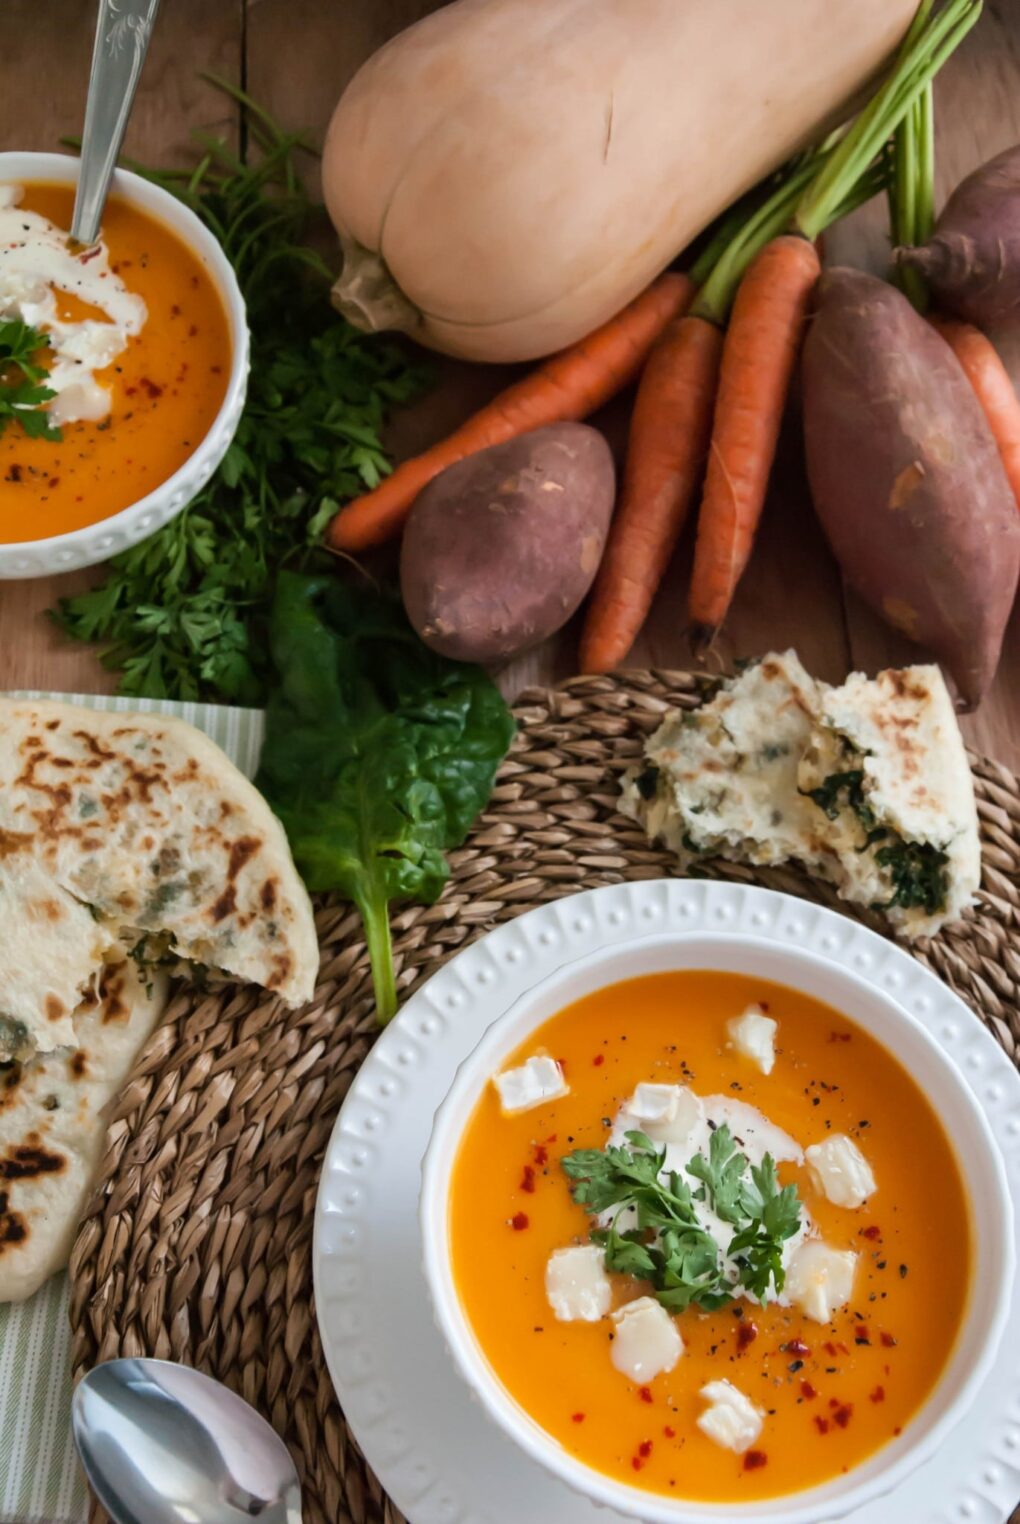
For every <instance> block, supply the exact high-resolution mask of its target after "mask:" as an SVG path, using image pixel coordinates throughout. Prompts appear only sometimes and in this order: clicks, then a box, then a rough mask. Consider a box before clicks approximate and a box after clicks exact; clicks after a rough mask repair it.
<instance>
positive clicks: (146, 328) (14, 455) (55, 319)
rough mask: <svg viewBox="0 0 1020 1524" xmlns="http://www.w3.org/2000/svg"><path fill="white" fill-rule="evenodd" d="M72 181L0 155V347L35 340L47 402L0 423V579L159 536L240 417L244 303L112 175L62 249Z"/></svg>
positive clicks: (167, 203) (168, 203) (175, 214)
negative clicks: (99, 210) (77, 238)
mask: <svg viewBox="0 0 1020 1524" xmlns="http://www.w3.org/2000/svg"><path fill="white" fill-rule="evenodd" d="M77 176H78V161H77V159H75V158H71V157H69V156H67V155H64V154H48V153H0V339H2V338H3V336H4V333H5V329H4V327H3V325H4V323H6V322H12V321H24V322H25V323H27V324H28V325H29V327H31V328H32V329H34V330H36V331H37V332H39V333H41V334H43V335H45V337H46V338H47V339H48V340H49V342H48V344H47V345H46V346H45V347H43V348H41V349H39V350H37V351H35V352H34V353H33V355H32V362H31V363H33V364H34V365H35V366H36V367H37V369H38V370H40V371H42V372H43V374H42V376H41V378H40V382H39V384H41V385H43V386H45V387H46V388H47V390H49V391H52V392H53V393H54V395H53V396H52V397H51V398H49V399H47V400H46V401H45V402H44V403H43V404H42V405H41V406H39V405H37V406H35V407H33V408H29V409H24V408H22V409H18V408H16V409H15V415H14V416H13V417H12V416H8V417H7V418H6V421H4V420H2V419H0V422H4V427H3V429H2V432H0V577H34V576H41V575H46V574H49V573H53V572H61V571H69V570H71V569H73V568H75V567H81V566H89V565H92V564H94V563H95V562H98V561H102V560H105V559H107V558H108V557H109V556H112V555H115V554H116V553H117V552H118V551H121V550H125V549H126V548H127V547H128V546H130V545H133V544H135V543H136V542H137V541H139V540H142V539H145V538H146V537H147V536H148V535H150V534H152V533H154V532H155V531H156V530H157V529H160V528H162V527H163V525H164V524H166V523H168V522H169V520H170V519H172V518H173V517H174V516H175V515H176V514H178V513H180V512H181V510H182V509H183V508H184V507H185V506H186V505H187V504H188V503H189V502H190V501H191V500H192V499H193V498H194V497H195V496H196V495H197V494H198V493H199V492H200V491H201V489H202V488H203V487H204V486H205V484H206V483H207V482H208V480H209V478H210V477H211V476H212V474H213V472H214V471H215V470H216V468H217V466H218V465H219V463H220V461H221V460H222V459H223V456H224V454H225V453H226V450H227V447H228V446H229V444H230V441H231V439H232V438H233V435H234V432H235V430H236V428H237V425H238V421H239V419H240V416H241V409H242V407H243V405H244V397H245V387H246V384H247V376H248V349H249V346H248V330H247V326H246V322H245V309H244V301H243V299H242V297H241V293H240V290H239V288H238V285H237V281H236V279H235V276H234V272H233V270H232V268H231V266H230V264H229V262H228V261H227V259H226V256H225V255H224V253H223V250H222V249H221V248H220V246H219V244H218V243H217V241H216V239H215V238H214V237H213V235H212V234H211V233H210V232H209V231H208V229H207V228H205V227H204V226H203V224H202V223H201V222H200V221H199V219H198V218H197V217H196V216H195V215H194V213H193V212H191V211H189V210H188V208H187V207H186V206H184V205H183V203H182V202H180V201H178V200H177V199H176V197H174V196H172V195H170V194H169V193H168V192H167V191H165V190H162V189H161V188H160V187H159V186H157V185H153V184H151V183H150V182H149V181H147V180H144V179H142V178H141V177H140V176H138V175H134V174H131V173H129V172H128V171H126V170H117V171H116V173H115V174H114V177H113V184H112V187H111V191H110V198H109V200H108V202H107V205H106V209H105V212H104V216H103V226H102V230H101V233H100V241H99V244H98V245H96V246H93V247H91V248H88V249H84V248H81V247H80V246H75V245H73V244H70V243H69V241H68V239H67V238H66V237H65V233H66V229H67V228H68V227H69V226H70V221H71V210H72V206H73V202H74V188H75V184H76V181H77ZM7 332H10V330H7ZM6 352H7V351H6V350H4V351H0V371H2V372H3V376H4V379H5V381H7V382H10V381H11V380H12V379H14V380H19V381H20V380H21V379H22V378H21V373H20V372H19V371H17V370H15V368H14V367H13V366H12V365H11V364H10V363H8V364H7V365H4V363H3V354H4V353H6ZM26 412H32V413H33V414H34V415H35V416H34V418H33V419H32V420H29V423H28V425H27V426H26V425H24V424H23V422H22V419H23V418H24V416H25V414H26ZM40 419H42V420H43V422H44V423H45V429H41V428H40Z"/></svg>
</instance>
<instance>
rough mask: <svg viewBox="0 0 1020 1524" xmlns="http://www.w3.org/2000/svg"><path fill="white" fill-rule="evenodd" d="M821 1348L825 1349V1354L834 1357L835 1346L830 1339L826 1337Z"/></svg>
mask: <svg viewBox="0 0 1020 1524" xmlns="http://www.w3.org/2000/svg"><path fill="white" fill-rule="evenodd" d="M822 1348H823V1349H824V1351H825V1353H826V1354H827V1355H832V1356H833V1357H835V1354H836V1346H835V1344H833V1342H832V1340H831V1339H826V1341H825V1343H824V1344H823V1345H822Z"/></svg>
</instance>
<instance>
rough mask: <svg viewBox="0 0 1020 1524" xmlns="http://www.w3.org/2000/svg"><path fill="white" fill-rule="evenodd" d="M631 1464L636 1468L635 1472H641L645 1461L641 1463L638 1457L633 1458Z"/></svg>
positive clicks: (633, 1456)
mask: <svg viewBox="0 0 1020 1524" xmlns="http://www.w3.org/2000/svg"><path fill="white" fill-rule="evenodd" d="M630 1463H631V1465H632V1466H633V1467H634V1470H635V1471H640V1470H641V1467H642V1466H643V1465H644V1461H639V1460H638V1458H637V1456H636V1455H632V1456H631V1458H630Z"/></svg>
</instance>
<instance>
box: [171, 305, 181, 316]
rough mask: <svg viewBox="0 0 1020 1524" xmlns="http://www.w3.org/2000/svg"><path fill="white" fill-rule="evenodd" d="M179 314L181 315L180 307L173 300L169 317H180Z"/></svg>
mask: <svg viewBox="0 0 1020 1524" xmlns="http://www.w3.org/2000/svg"><path fill="white" fill-rule="evenodd" d="M180 315H181V309H180V307H178V305H177V303H176V302H174V304H173V306H172V307H171V308H170V316H171V317H180Z"/></svg>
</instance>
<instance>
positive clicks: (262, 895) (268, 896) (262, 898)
mask: <svg viewBox="0 0 1020 1524" xmlns="http://www.w3.org/2000/svg"><path fill="white" fill-rule="evenodd" d="M259 904H260V905H261V906H262V909H263V910H265V911H266V912H268V911H270V910H272V909H273V908H274V907H275V905H276V879H275V878H267V879H266V881H265V883H264V884H263V885H262V888H261V889H260V890H259Z"/></svg>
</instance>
